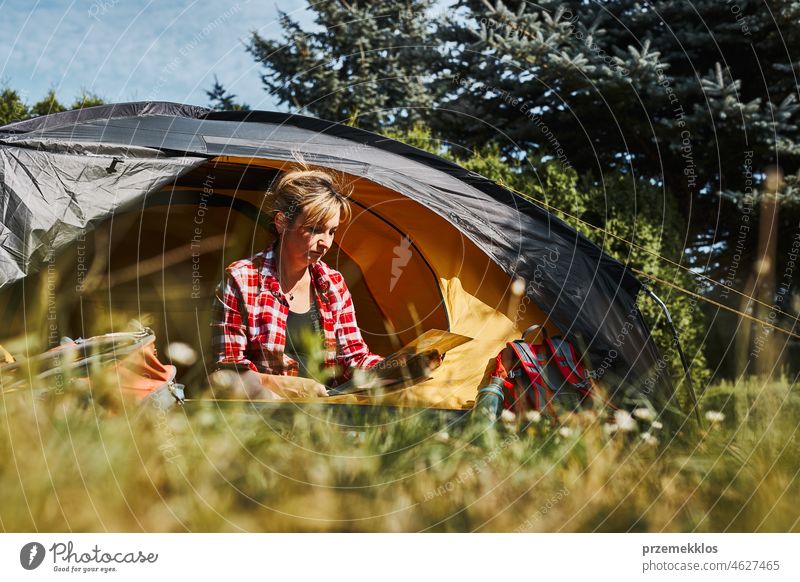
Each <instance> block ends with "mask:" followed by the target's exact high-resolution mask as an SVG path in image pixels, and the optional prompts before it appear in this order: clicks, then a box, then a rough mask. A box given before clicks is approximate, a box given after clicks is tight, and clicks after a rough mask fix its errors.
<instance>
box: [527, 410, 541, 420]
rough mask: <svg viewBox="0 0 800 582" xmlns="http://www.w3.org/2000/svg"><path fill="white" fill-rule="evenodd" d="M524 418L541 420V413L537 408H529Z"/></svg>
mask: <svg viewBox="0 0 800 582" xmlns="http://www.w3.org/2000/svg"><path fill="white" fill-rule="evenodd" d="M525 420H527V421H528V422H539V421H540V420H542V413H541V412H539V411H538V410H529V411H528V412H527V413H525Z"/></svg>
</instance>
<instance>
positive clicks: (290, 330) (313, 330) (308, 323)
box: [285, 297, 322, 378]
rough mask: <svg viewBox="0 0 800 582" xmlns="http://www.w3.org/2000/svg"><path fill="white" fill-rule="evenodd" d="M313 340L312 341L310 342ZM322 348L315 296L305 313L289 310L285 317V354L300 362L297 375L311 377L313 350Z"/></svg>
mask: <svg viewBox="0 0 800 582" xmlns="http://www.w3.org/2000/svg"><path fill="white" fill-rule="evenodd" d="M312 342H313V343H312ZM320 349H322V333H321V325H320V317H319V310H318V309H317V301H316V297H313V298H312V300H311V309H309V310H308V311H306V312H305V313H295V312H294V311H291V310H290V311H289V315H288V317H287V318H286V349H285V352H286V355H287V356H289V357H290V358H292V359H293V360H297V362H298V363H299V364H300V371H299V375H300V376H301V377H303V378H312V377H313V374H312V371H311V370H309V367H308V366H309V363H310V359H311V357H312V356H313V355H314V351H315V350H320Z"/></svg>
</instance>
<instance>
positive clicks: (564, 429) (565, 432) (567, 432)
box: [558, 426, 572, 438]
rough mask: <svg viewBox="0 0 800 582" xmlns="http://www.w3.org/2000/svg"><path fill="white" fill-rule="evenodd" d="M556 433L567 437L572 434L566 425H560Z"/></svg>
mask: <svg viewBox="0 0 800 582" xmlns="http://www.w3.org/2000/svg"><path fill="white" fill-rule="evenodd" d="M558 434H560V435H561V436H562V437H564V438H569V437H570V436H572V429H571V428H570V427H568V426H562V427H561V428H560V429H558Z"/></svg>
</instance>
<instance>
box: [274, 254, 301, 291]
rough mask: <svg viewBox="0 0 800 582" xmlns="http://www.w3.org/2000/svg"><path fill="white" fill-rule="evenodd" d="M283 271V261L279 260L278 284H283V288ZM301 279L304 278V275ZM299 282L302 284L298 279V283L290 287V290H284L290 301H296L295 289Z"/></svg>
mask: <svg viewBox="0 0 800 582" xmlns="http://www.w3.org/2000/svg"><path fill="white" fill-rule="evenodd" d="M281 271H283V266H282V265H281V261H280V260H279V261H278V284H279V285H280V286H281V288H283V281H281V279H283V277H282V276H281ZM300 279H301V280H302V277H301V278H300ZM299 284H300V281H297V283H295V284H294V286H293V287H292V288H291V289H289V290H288V291H285V292H284V294H285V295H286V296H287V297H288V298H289V301H294V290H295V288H296V287H297V286H298V285H299Z"/></svg>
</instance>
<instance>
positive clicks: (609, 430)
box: [603, 423, 618, 436]
mask: <svg viewBox="0 0 800 582" xmlns="http://www.w3.org/2000/svg"><path fill="white" fill-rule="evenodd" d="M617 428H618V427H617V425H616V424H610V423H606V424H604V425H603V432H604V433H606V434H607V435H609V436H610V435H612V434H614V433H615V432H617Z"/></svg>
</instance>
